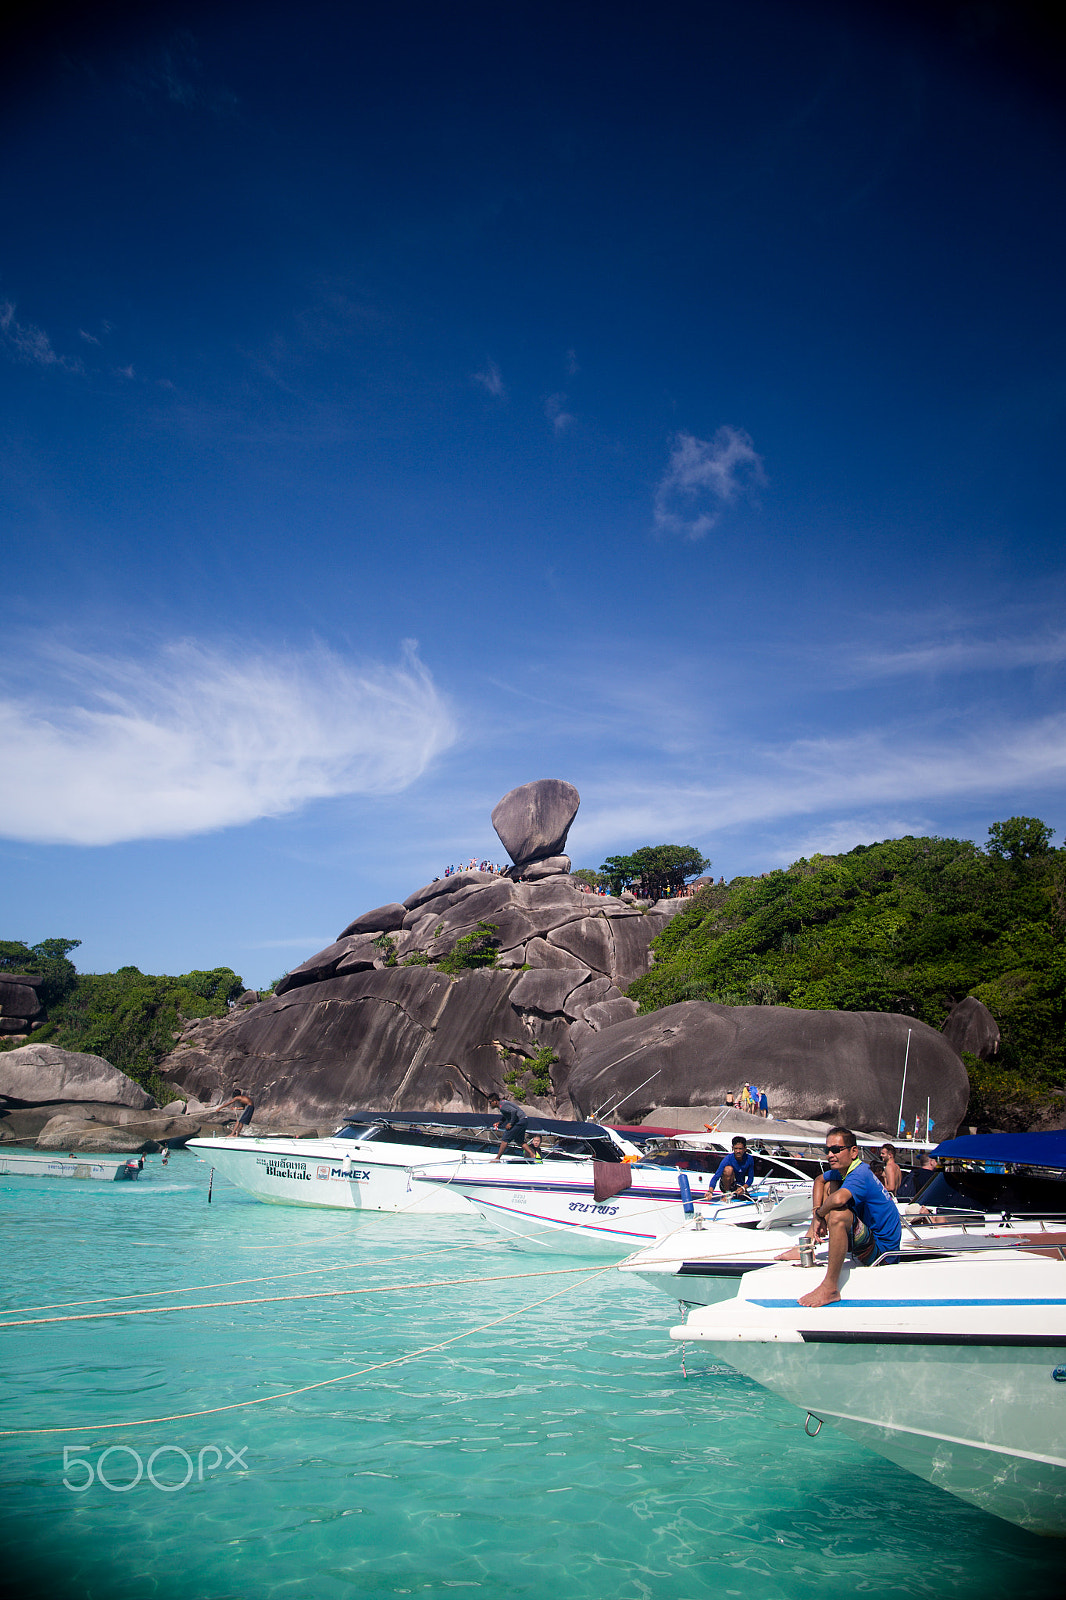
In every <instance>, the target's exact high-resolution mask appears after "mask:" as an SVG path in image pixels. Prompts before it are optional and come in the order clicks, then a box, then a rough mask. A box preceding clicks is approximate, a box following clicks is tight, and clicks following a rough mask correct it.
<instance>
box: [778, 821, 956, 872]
mask: <svg viewBox="0 0 1066 1600" xmlns="http://www.w3.org/2000/svg"><path fill="white" fill-rule="evenodd" d="M930 831H934V824H933V823H932V822H930V820H929V818H928V817H926V816H920V817H912V818H910V819H909V820H907V821H901V820H900V818H899V817H891V816H889V817H879V816H873V817H871V816H852V817H828V818H826V819H825V821H823V822H820V823H818V824H817V825H816V826H815V827H813V828H811V829H810V830H809V831H808V832H806V833H799V834H797V835H795V836H794V837H791V838H789V839H788V840H787V841H785V842H783V843H782V844H781V845H780V846H778V848H777V849H776V850H771V853H770V856H769V859H770V860H771V861H774V862H777V863H780V864H781V865H782V866H786V865H788V863H789V862H792V861H798V860H799V858H800V857H801V856H806V857H807V858H808V859H809V858H810V857H811V856H817V855H822V856H835V855H842V854H844V853H845V852H846V851H848V850H854V848H855V846H856V845H857V844H876V843H877V842H878V840H880V839H902V838H903V837H904V835H905V834H908V833H910V834H916V835H920V834H927V833H929V832H930Z"/></svg>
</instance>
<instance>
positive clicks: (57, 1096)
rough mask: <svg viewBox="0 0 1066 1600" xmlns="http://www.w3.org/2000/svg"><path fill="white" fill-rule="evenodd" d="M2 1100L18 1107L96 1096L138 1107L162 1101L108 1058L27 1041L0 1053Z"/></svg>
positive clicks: (150, 1106)
mask: <svg viewBox="0 0 1066 1600" xmlns="http://www.w3.org/2000/svg"><path fill="white" fill-rule="evenodd" d="M0 1098H3V1099H5V1100H7V1101H8V1102H9V1103H11V1104H14V1105H16V1106H41V1105H55V1104H59V1103H64V1102H70V1101H86V1100H95V1101H100V1102H102V1103H104V1104H106V1105H110V1106H132V1107H133V1108H134V1109H135V1110H138V1111H143V1110H149V1109H151V1108H152V1107H154V1106H155V1103H156V1102H155V1101H154V1100H153V1099H152V1096H151V1095H150V1094H146V1093H145V1091H144V1090H143V1089H142V1088H141V1087H140V1086H139V1085H138V1084H136V1083H134V1082H133V1080H132V1078H127V1076H126V1074H125V1073H124V1072H119V1070H118V1068H117V1067H112V1066H111V1065H110V1064H109V1063H108V1062H106V1061H105V1060H104V1059H103V1057H102V1056H92V1055H86V1054H85V1053H83V1052H82V1051H78V1050H60V1049H58V1048H57V1047H56V1046H55V1045H52V1044H24V1045H20V1046H19V1048H18V1049H17V1050H5V1051H3V1052H2V1053H0Z"/></svg>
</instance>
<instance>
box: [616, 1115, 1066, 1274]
mask: <svg viewBox="0 0 1066 1600" xmlns="http://www.w3.org/2000/svg"><path fill="white" fill-rule="evenodd" d="M679 1138H680V1136H679ZM674 1148H678V1149H679V1148H680V1144H678V1145H677V1146H675V1147H674ZM936 1153H937V1159H938V1160H940V1161H941V1162H942V1163H943V1164H944V1165H945V1166H946V1167H947V1168H948V1173H945V1172H937V1173H936V1175H935V1176H933V1175H930V1174H923V1175H922V1176H923V1177H924V1178H925V1180H926V1183H925V1186H924V1187H923V1188H922V1189H921V1191H920V1197H919V1200H918V1201H917V1202H906V1203H904V1204H903V1205H902V1206H901V1208H900V1209H901V1211H902V1214H903V1240H902V1245H901V1253H902V1254H903V1255H905V1256H908V1257H914V1256H919V1255H923V1254H928V1253H929V1252H930V1251H933V1252H935V1253H943V1252H944V1251H945V1250H949V1249H965V1248H969V1247H970V1246H971V1244H975V1245H983V1244H985V1243H987V1241H988V1240H995V1239H999V1240H1001V1241H1002V1242H1003V1243H1004V1244H1010V1243H1011V1241H1012V1240H1013V1239H1014V1238H1015V1237H1016V1236H1017V1234H1018V1232H1019V1230H1021V1231H1022V1232H1025V1231H1037V1232H1046V1231H1048V1230H1049V1229H1050V1230H1052V1231H1055V1230H1061V1229H1062V1228H1063V1227H1064V1226H1066V1185H1064V1183H1063V1182H1062V1179H1063V1177H1064V1176H1066V1174H1064V1173H1063V1172H1062V1171H1059V1170H1057V1169H1056V1167H1055V1164H1054V1163H1055V1159H1056V1158H1057V1159H1058V1160H1060V1161H1061V1160H1063V1159H1066V1141H1064V1139H1063V1136H1062V1135H1061V1134H1058V1135H1053V1134H1018V1135H981V1136H980V1137H977V1138H973V1137H970V1136H964V1137H963V1138H961V1139H952V1140H950V1141H948V1142H947V1143H945V1144H942V1145H940V1146H939V1147H938V1148H937V1152H936ZM795 1159H796V1158H795V1157H793V1156H792V1155H791V1154H790V1162H794V1160H795ZM809 1221H810V1208H809V1206H807V1208H806V1214H805V1215H803V1208H802V1207H801V1206H800V1204H799V1202H798V1200H797V1199H796V1198H795V1197H789V1199H787V1200H786V1201H785V1202H783V1204H782V1205H781V1206H780V1207H778V1208H777V1210H776V1212H775V1214H774V1216H773V1217H772V1218H771V1217H763V1218H762V1219H761V1220H759V1221H757V1222H754V1221H753V1222H750V1223H748V1225H747V1226H746V1227H744V1228H742V1230H741V1232H740V1233H739V1234H737V1233H734V1234H732V1235H725V1236H723V1235H722V1234H721V1233H720V1232H718V1231H717V1230H716V1229H712V1228H708V1227H707V1226H706V1225H704V1224H703V1223H702V1219H701V1218H700V1217H696V1218H695V1220H694V1221H688V1222H686V1223H685V1224H684V1225H683V1226H682V1227H680V1228H678V1229H677V1230H676V1231H675V1232H673V1233H671V1234H670V1235H669V1236H668V1237H667V1238H665V1239H661V1240H659V1241H657V1242H656V1243H655V1244H653V1245H651V1246H649V1247H647V1248H646V1249H643V1250H638V1251H634V1253H633V1254H632V1255H631V1256H629V1257H627V1259H626V1260H625V1261H622V1262H620V1263H619V1270H620V1271H622V1272H624V1273H627V1274H632V1275H634V1276H636V1277H639V1278H642V1279H643V1280H644V1281H645V1282H646V1283H649V1284H651V1285H653V1287H655V1288H657V1289H661V1290H662V1291H663V1292H664V1293H666V1294H668V1295H670V1297H671V1298H672V1299H676V1300H679V1301H680V1302H681V1303H682V1304H683V1305H714V1304H715V1303H716V1302H717V1301H719V1300H724V1299H726V1298H728V1297H729V1296H731V1295H733V1294H735V1293H736V1289H737V1280H738V1279H739V1278H741V1277H743V1275H744V1273H746V1272H754V1271H757V1270H758V1269H759V1268H761V1267H764V1266H770V1265H772V1264H773V1262H774V1261H775V1259H776V1258H777V1256H778V1255H780V1254H781V1252H782V1250H786V1249H788V1248H790V1246H792V1245H794V1244H797V1243H798V1242H799V1238H800V1236H801V1235H802V1234H803V1233H804V1232H805V1231H806V1227H807V1224H808V1223H809ZM764 1230H767V1231H764ZM817 1259H818V1260H819V1261H820V1262H821V1263H822V1264H823V1265H824V1262H825V1250H824V1248H822V1249H821V1250H820V1251H819V1252H818V1258H817Z"/></svg>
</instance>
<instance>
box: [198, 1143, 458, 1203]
mask: <svg viewBox="0 0 1066 1600" xmlns="http://www.w3.org/2000/svg"><path fill="white" fill-rule="evenodd" d="M188 1149H190V1150H192V1151H193V1152H194V1153H195V1154H196V1155H197V1156H198V1157H199V1158H200V1160H202V1161H206V1162H207V1163H208V1164H209V1165H210V1166H212V1167H213V1168H214V1169H215V1171H216V1172H217V1173H218V1174H219V1175H220V1176H221V1177H223V1178H226V1179H228V1181H229V1182H230V1183H232V1184H235V1185H236V1187H237V1188H238V1189H243V1190H244V1191H245V1193H246V1194H250V1195H254V1197H255V1198H256V1199H257V1200H262V1201H265V1202H266V1204H268V1205H282V1206H293V1205H296V1206H318V1207H324V1208H327V1209H330V1210H335V1211H386V1212H394V1213H396V1212H411V1213H413V1214H418V1215H425V1214H427V1213H433V1214H434V1215H436V1214H440V1213H451V1214H462V1215H463V1216H469V1215H470V1207H469V1205H468V1203H467V1201H466V1200H465V1199H464V1198H463V1196H462V1195H461V1194H458V1193H456V1192H455V1191H454V1190H453V1189H450V1188H449V1187H448V1186H447V1184H443V1183H441V1184H424V1183H421V1182H419V1180H418V1179H417V1178H416V1177H414V1176H412V1171H411V1168H412V1165H415V1164H417V1163H421V1164H424V1162H425V1151H424V1150H415V1151H413V1152H411V1153H408V1154H405V1153H403V1152H402V1151H401V1150H399V1149H398V1147H396V1146H392V1147H389V1146H382V1147H380V1148H378V1149H376V1150H375V1148H374V1146H373V1144H371V1143H366V1144H363V1143H361V1142H358V1143H357V1146H356V1147H354V1148H353V1141H351V1140H348V1139H343V1140H342V1139H292V1140H288V1139H190V1140H189V1143H188Z"/></svg>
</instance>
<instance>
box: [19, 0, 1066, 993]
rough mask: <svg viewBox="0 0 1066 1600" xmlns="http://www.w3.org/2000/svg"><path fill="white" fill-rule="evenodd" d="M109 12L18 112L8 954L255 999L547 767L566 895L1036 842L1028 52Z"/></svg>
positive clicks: (1043, 304) (1044, 199)
mask: <svg viewBox="0 0 1066 1600" xmlns="http://www.w3.org/2000/svg"><path fill="white" fill-rule="evenodd" d="M1025 9H1026V8H1024V7H1022V8H1021V11H1022V12H1023V13H1024V12H1025ZM136 11H137V8H127V9H125V10H116V11H115V12H114V15H113V17H112V19H111V25H110V26H109V27H107V28H101V29H99V30H98V31H95V32H92V33H90V32H88V31H87V30H86V28H85V27H84V26H80V27H79V26H78V25H77V24H76V23H75V22H66V23H65V22H64V20H63V14H62V12H61V11H57V12H56V13H55V19H58V20H57V21H56V20H55V19H53V20H54V21H55V25H54V26H49V27H48V28H46V29H45V28H42V29H41V30H40V31H39V32H38V33H37V34H35V33H34V32H33V31H32V29H31V30H30V31H29V32H28V33H26V34H25V35H24V36H23V37H22V38H21V40H20V49H19V52H17V53H16V56H15V59H14V64H13V65H12V64H11V62H10V61H9V67H8V72H9V76H11V77H12V78H13V79H14V80H15V82H14V84H13V85H9V88H11V89H12V92H10V93H8V94H7V95H6V96H5V100H6V110H5V111H4V113H3V116H2V124H0V125H2V128H3V136H4V148H5V206H4V213H5V226H4V229H3V233H2V236H0V419H2V439H3V460H4V470H3V485H2V489H0V517H2V519H3V528H4V546H5V549H6V551H7V555H6V558H5V562H4V603H3V618H4V622H3V629H2V635H0V835H2V837H0V874H2V879H3V885H4V891H3V908H4V916H3V923H4V927H3V936H4V937H9V938H23V939H26V940H29V941H31V942H32V941H35V940H37V939H40V938H44V937H49V936H56V935H62V936H67V937H79V938H81V939H82V940H83V947H82V949H81V951H79V952H78V957H77V959H78V962H79V965H80V966H81V968H82V969H83V970H107V969H110V968H112V967H115V966H118V965H122V964H126V963H134V964H136V965H138V966H140V967H141V968H142V969H143V970H145V971H172V972H175V971H185V970H188V969H190V968H192V967H210V966H214V965H217V964H226V965H230V966H233V967H234V968H236V970H238V971H239V972H241V973H242V974H243V975H244V976H245V978H246V980H248V981H249V982H252V983H264V982H266V981H267V980H269V979H270V978H271V977H274V976H275V975H277V974H278V973H280V972H282V971H284V970H285V969H287V968H288V967H290V966H292V965H295V964H296V963H297V962H298V961H299V960H301V959H303V958H304V957H305V956H306V955H308V954H309V953H311V951H313V950H315V949H317V948H319V947H320V946H321V945H322V944H323V943H325V942H326V941H327V940H328V939H330V938H331V937H333V936H334V935H335V934H336V932H337V931H338V929H339V928H340V927H342V926H343V925H344V924H345V923H346V922H347V921H348V920H350V918H351V917H352V916H354V915H355V914H357V913H358V912H359V911H361V910H364V909H366V908H367V907H369V906H372V905H376V904H379V903H381V902H382V901H385V900H391V899H394V898H398V897H402V896H403V895H405V894H407V893H409V892H410V891H411V890H412V889H414V888H415V887H417V886H418V885H419V884H421V883H423V882H425V881H426V880H427V879H428V878H431V877H433V876H434V875H435V874H436V873H438V872H440V871H441V870H442V869H443V868H444V867H445V866H446V865H447V864H448V863H449V862H453V861H457V860H458V859H459V858H460V857H462V858H464V859H465V858H467V857H469V856H470V855H476V856H478V857H480V856H483V855H489V856H491V857H493V858H494V859H501V858H502V851H501V847H500V846H499V844H498V841H497V840H496V838H495V835H494V834H493V833H492V830H491V826H490V824H489V820H488V818H489V812H490V810H491V808H492V806H493V804H494V803H495V801H496V800H497V799H498V798H499V796H500V795H501V794H503V793H504V792H505V791H506V790H507V789H509V788H511V787H513V786H514V785H515V784H518V783H523V782H527V781H528V780H530V779H531V778H536V777H549V776H551V777H562V778H566V779H568V780H569V781H571V782H573V783H575V784H576V785H577V787H578V789H579V790H580V791H581V794H582V801H583V803H582V808H581V811H580V813H579V815H578V819H577V822H576V824H575V826H574V829H573V831H572V834H571V850H572V854H573V857H574V861H575V865H598V864H599V862H600V861H601V860H602V859H603V857H604V856H605V855H606V854H611V853H615V852H618V851H623V850H627V849H631V848H635V847H637V846H639V845H641V844H645V843H658V842H662V841H671V842H679V843H692V844H696V845H698V846H700V847H702V849H703V850H704V851H705V853H706V854H707V855H709V856H710V857H711V858H712V860H713V862H714V867H715V871H716V873H724V874H725V875H726V877H727V878H728V877H731V876H733V875H734V874H736V873H739V872H751V871H762V870H765V869H767V868H769V867H772V866H776V865H781V864H784V863H787V862H788V861H790V860H793V859H795V858H796V857H798V856H800V855H810V854H811V853H813V852H814V851H816V850H819V849H822V850H826V849H848V848H850V847H851V846H853V845H854V844H857V843H860V842H864V841H870V840H873V839H878V838H884V837H888V836H891V835H898V834H901V833H914V832H935V833H941V834H952V835H956V836H968V837H972V838H976V839H978V840H983V839H984V837H985V834H986V829H987V827H988V824H989V823H990V822H992V821H994V820H996V819H999V818H1003V817H1006V816H1010V815H1013V814H1015V813H1018V812H1022V813H1025V814H1028V815H1037V816H1040V817H1043V818H1044V820H1045V821H1047V822H1048V823H1049V824H1050V825H1051V826H1052V827H1053V828H1054V829H1055V830H1056V834H1057V836H1058V837H1061V830H1062V828H1063V826H1064V825H1066V818H1064V816H1063V799H1064V796H1066V698H1064V688H1066V608H1064V605H1063V601H1064V597H1066V583H1064V567H1066V562H1064V556H1063V534H1062V523H1063V517H1062V464H1061V463H1062V443H1061V440H1062V432H1063V420H1064V413H1066V382H1064V342H1066V341H1064V331H1066V330H1064V323H1066V316H1064V307H1063V295H1062V261H1063V244H1064V233H1066V207H1064V205H1063V192H1062V190H1063V184H1062V174H1063V170H1064V167H1063V157H1064V153H1066V152H1064V144H1066V139H1064V131H1066V130H1064V120H1063V113H1062V102H1061V99H1057V98H1056V96H1055V94H1054V93H1053V92H1052V91H1051V89H1050V88H1049V80H1048V74H1047V72H1046V71H1045V70H1043V69H1044V67H1046V61H1042V60H1041V59H1040V58H1041V51H1040V50H1039V49H1037V48H1035V47H1034V46H1033V44H1032V40H1031V39H1029V40H1028V41H1026V40H1020V38H1019V33H1018V29H1017V27H1016V26H1013V25H1012V23H1011V20H1010V19H1011V17H1012V16H1014V18H1015V20H1016V19H1017V16H1018V14H1019V12H1018V8H1013V10H1012V8H1011V7H1002V8H996V7H994V6H993V7H991V8H990V7H987V6H985V7H969V8H968V7H966V6H962V7H961V8H952V7H944V8H939V9H938V8H936V7H933V8H930V10H929V12H928V13H927V15H928V16H929V17H932V16H934V15H935V16H936V17H938V18H939V19H940V22H941V23H942V24H943V25H937V26H933V25H931V24H930V25H926V24H925V23H924V22H923V21H922V20H921V17H922V16H923V15H926V13H924V12H923V8H922V7H917V8H915V7H909V6H892V5H887V4H886V5H881V6H874V5H871V6H869V7H853V6H847V5H844V4H843V3H841V4H840V5H834V4H829V3H826V4H823V5H814V4H812V5H800V4H789V5H779V4H775V3H770V0H752V3H750V4H748V5H745V6H743V7H734V6H731V5H725V4H717V3H714V0H711V3H706V4H699V5H695V4H677V3H670V0H668V3H666V4H663V5H660V6H656V7H651V6H640V7H638V6H631V7H626V6H625V5H611V6H608V5H588V6H581V5H578V6H559V5H537V6H532V5H514V6H508V7H500V6H498V5H496V6H489V5H474V4H471V5H459V6H458V7H457V8H442V7H437V6H426V5H412V4H407V5H404V4H400V5H397V6H396V7H393V8H388V10H387V12H381V11H379V10H377V9H375V10H371V9H370V8H364V7H351V6H343V5H328V4H321V3H317V0H309V3H308V4H305V5H303V6H300V7H295V6H291V5H287V6H280V5H273V6H271V5H265V6H257V7H256V8H254V9H252V8H247V7H241V6H235V5H232V4H221V5H219V6H216V7H213V8H204V7H198V6H194V5H190V6H187V7H185V8H182V6H181V5H170V6H169V7H167V8H164V9H161V10H157V11H153V14H152V17H151V18H146V17H144V16H140V17H138V16H137V14H136ZM971 13H972V16H971V15H970V14H971ZM959 17H962V19H963V22H964V23H967V25H966V26H963V25H962V24H960V23H959ZM974 17H976V18H978V20H979V21H980V23H981V26H980V27H976V26H974V27H970V26H969V25H968V20H967V19H969V21H973V18H974ZM945 19H947V20H945ZM1040 42H1041V41H1040V40H1039V39H1038V40H1037V44H1038V45H1039V44H1040ZM1043 54H1044V55H1045V56H1046V54H1047V51H1044V52H1043Z"/></svg>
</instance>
